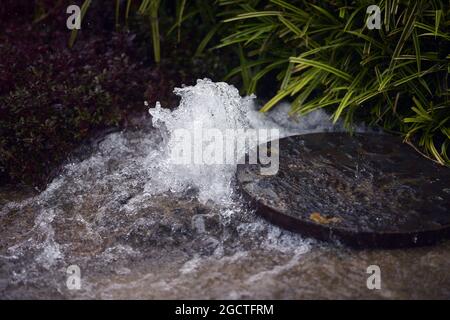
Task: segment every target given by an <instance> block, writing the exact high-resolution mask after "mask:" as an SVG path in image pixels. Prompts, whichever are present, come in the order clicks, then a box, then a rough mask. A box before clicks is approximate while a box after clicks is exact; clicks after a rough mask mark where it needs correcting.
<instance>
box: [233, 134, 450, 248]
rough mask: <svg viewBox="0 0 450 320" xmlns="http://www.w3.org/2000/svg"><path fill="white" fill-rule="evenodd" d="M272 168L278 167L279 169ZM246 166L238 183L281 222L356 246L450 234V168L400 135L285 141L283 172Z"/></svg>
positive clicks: (282, 143)
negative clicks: (419, 151)
mask: <svg viewBox="0 0 450 320" xmlns="http://www.w3.org/2000/svg"><path fill="white" fill-rule="evenodd" d="M272 165H273V164H272ZM261 172H262V171H261V165H260V164H244V165H239V166H238V170H237V183H238V186H239V188H240V190H241V192H242V193H243V195H244V196H246V197H247V198H248V199H249V200H250V202H251V203H252V205H253V206H254V207H255V208H256V210H257V213H258V214H260V215H261V216H263V217H265V218H266V219H268V220H270V221H271V222H273V223H274V224H277V225H279V226H281V227H283V228H286V229H289V230H291V231H295V232H299V233H301V234H303V235H305V236H308V237H314V238H317V239H320V240H338V241H340V242H342V243H345V244H347V245H350V246H353V247H382V248H395V247H405V246H417V245H426V244H432V243H434V242H436V241H438V240H441V239H443V238H446V237H449V236H450V209H449V208H450V169H448V168H446V167H443V166H439V165H437V164H435V163H433V162H431V161H429V160H426V159H424V158H423V157H421V156H420V155H418V154H417V153H416V152H414V151H413V150H412V149H411V148H410V147H409V146H407V145H405V144H403V143H402V141H401V140H400V138H397V137H393V136H389V135H378V134H354V135H353V136H350V135H348V134H345V133H315V134H307V135H301V136H292V137H287V138H283V139H280V140H279V170H278V172H277V173H276V174H275V175H263V174H261Z"/></svg>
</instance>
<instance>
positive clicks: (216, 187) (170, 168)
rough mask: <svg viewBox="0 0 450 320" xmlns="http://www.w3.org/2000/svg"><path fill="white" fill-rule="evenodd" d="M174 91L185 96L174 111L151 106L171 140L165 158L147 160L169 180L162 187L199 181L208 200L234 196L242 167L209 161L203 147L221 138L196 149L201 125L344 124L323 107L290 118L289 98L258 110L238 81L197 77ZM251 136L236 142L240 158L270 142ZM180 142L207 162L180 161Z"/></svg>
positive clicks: (284, 129)
mask: <svg viewBox="0 0 450 320" xmlns="http://www.w3.org/2000/svg"><path fill="white" fill-rule="evenodd" d="M174 92H175V93H176V94H177V95H179V96H180V97H181V102H180V105H179V106H178V108H176V109H174V110H173V111H170V110H168V109H163V108H161V105H160V104H159V103H157V104H156V107H155V108H151V109H150V110H149V112H150V114H151V115H152V117H153V119H152V122H153V126H154V127H156V128H159V129H160V130H161V133H162V136H163V139H164V142H165V143H164V146H163V148H162V150H161V151H162V153H163V154H164V158H163V159H161V161H160V162H159V163H158V165H157V166H156V167H155V165H154V164H155V159H154V155H153V154H150V156H149V159H148V160H147V166H148V167H149V168H151V170H153V171H157V173H158V176H157V180H158V181H159V182H161V181H165V184H164V185H163V186H161V185H159V190H158V191H160V190H161V188H162V189H163V190H164V189H168V190H171V191H174V192H179V191H182V190H185V189H186V188H188V187H193V188H196V189H197V190H198V192H199V194H198V198H199V200H200V201H202V202H207V201H208V200H211V201H213V202H215V203H228V202H229V201H230V197H231V196H232V195H233V190H234V189H233V187H232V184H231V183H232V180H233V177H234V174H235V172H236V162H234V163H231V164H225V161H224V162H223V164H205V163H210V162H211V161H209V162H208V159H205V157H207V156H208V155H207V154H205V153H204V152H202V151H204V150H206V149H207V148H208V144H211V143H217V141H206V142H203V144H202V145H201V148H200V150H198V149H195V147H193V144H194V143H195V142H198V140H199V139H198V137H197V139H196V140H195V138H196V137H195V132H196V130H198V127H199V126H200V127H201V129H211V128H214V129H217V130H219V131H220V132H221V133H222V134H223V136H226V135H227V130H231V131H232V132H236V131H237V130H244V131H245V130H248V129H277V130H278V131H279V132H280V135H281V137H285V136H289V135H293V134H300V133H307V132H318V131H331V130H333V131H338V130H339V131H340V130H342V125H341V124H339V123H338V124H336V125H335V124H332V123H331V121H330V120H329V116H328V115H327V114H326V113H325V112H323V111H321V110H319V111H316V112H313V113H311V114H309V115H307V116H304V117H302V118H298V119H295V118H292V117H291V118H288V117H287V114H288V111H289V107H290V106H289V104H287V103H282V104H280V105H279V106H277V107H276V108H275V110H274V112H271V113H269V116H267V115H264V114H262V113H260V112H259V111H258V110H257V105H256V103H255V98H256V97H255V96H250V97H241V96H240V95H239V91H238V90H237V89H236V88H235V87H233V86H230V85H228V84H227V83H224V82H219V83H214V82H212V81H210V80H208V79H203V80H197V84H196V85H195V86H190V87H183V88H177V89H175V91H174ZM180 129H184V130H185V132H186V134H185V135H188V136H189V139H187V140H184V141H180V140H179V137H176V136H175V134H174V133H175V131H177V130H180ZM250 138H251V137H249V141H248V144H246V145H244V146H241V147H240V148H239V145H238V144H234V152H235V159H236V160H237V159H240V158H241V157H242V156H243V155H244V154H245V152H246V151H248V149H249V148H252V147H254V146H255V145H256V142H258V143H263V142H265V141H261V140H258V141H255V140H254V139H253V140H252V139H250ZM194 140H195V141H194ZM221 143H222V142H221ZM180 144H185V145H182V147H187V148H188V149H189V150H192V152H197V153H198V152H200V153H202V160H203V162H202V163H201V164H198V163H197V164H196V163H194V161H192V163H189V164H183V165H179V164H174V161H173V157H174V154H176V153H177V150H178V149H180ZM186 144H188V145H186ZM224 144H225V143H224ZM194 158H195V155H194ZM155 185H156V183H155V182H154V181H153V180H152V181H149V183H148V185H147V187H146V190H147V191H148V192H154V191H156V190H157V189H156V188H155Z"/></svg>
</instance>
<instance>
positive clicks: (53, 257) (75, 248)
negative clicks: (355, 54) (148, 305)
mask: <svg viewBox="0 0 450 320" xmlns="http://www.w3.org/2000/svg"><path fill="white" fill-rule="evenodd" d="M176 93H177V94H179V95H180V96H181V103H180V106H179V107H178V108H177V109H175V110H173V111H170V110H168V109H162V108H161V107H160V106H157V107H156V108H155V109H152V110H151V114H152V122H153V125H154V128H153V127H151V125H150V123H147V124H145V123H143V124H142V125H141V126H140V128H139V129H136V130H127V131H124V132H116V133H111V134H108V135H107V136H106V137H104V138H103V139H102V140H101V141H97V142H96V143H95V144H93V145H92V148H91V149H92V150H91V152H90V153H89V154H86V155H85V157H84V158H83V159H81V160H79V161H75V162H72V163H69V164H67V165H66V166H65V167H64V168H63V170H62V173H61V175H60V176H58V177H56V178H55V179H54V180H53V182H52V183H50V184H49V186H48V187H47V188H46V190H45V191H44V192H42V193H40V194H37V195H34V196H32V197H29V198H26V199H24V200H22V201H18V202H14V201H11V202H9V203H6V204H5V205H4V206H3V207H2V208H1V209H0V219H4V220H1V221H8V223H5V228H4V231H3V235H2V238H3V239H4V240H3V242H2V241H0V245H1V246H0V273H1V274H0V276H1V277H0V278H3V279H9V280H8V281H3V282H2V281H0V295H7V296H9V297H13V296H15V295H16V296H18V297H34V296H36V295H39V293H40V292H42V290H46V292H52V296H54V297H61V296H65V297H67V296H71V295H73V294H75V293H72V292H68V291H67V288H66V287H65V275H66V274H65V268H67V266H69V265H72V264H77V265H79V266H80V268H81V270H82V274H83V277H84V278H83V283H84V285H83V287H82V290H81V291H80V292H77V293H76V294H77V295H78V296H83V297H99V295H98V294H99V292H103V290H104V289H105V288H110V289H111V290H112V291H111V292H117V291H116V290H118V289H114V288H117V285H118V282H120V281H118V280H117V279H115V278H114V277H119V278H120V279H122V280H123V277H128V278H127V279H128V280H127V281H128V282H127V283H128V285H127V286H131V287H133V286H134V285H133V283H136V286H139V285H138V283H140V282H142V283H147V282H146V281H147V280H146V279H149V280H148V281H151V282H152V283H151V284H150V285H149V284H148V283H147V284H146V287H145V292H151V290H150V291H149V290H147V289H148V288H152V286H154V285H155V286H156V284H157V283H166V284H169V285H170V286H175V285H178V284H179V283H182V284H184V285H187V284H189V286H188V287H191V288H195V287H196V286H201V285H202V284H197V283H195V282H192V281H194V280H192V279H193V277H192V276H191V274H190V273H191V272H194V273H195V272H198V273H199V274H205V271H204V270H203V269H202V268H203V266H205V265H206V266H209V268H211V269H218V270H220V269H221V268H222V267H226V268H231V269H233V267H232V264H235V263H236V265H239V264H243V263H247V262H246V261H248V262H249V263H250V262H251V261H252V259H253V258H252V257H253V255H255V254H256V252H259V255H260V257H263V256H264V257H267V259H266V258H262V260H263V261H266V262H265V263H266V264H265V265H261V266H258V270H260V271H261V272H264V270H265V269H267V270H271V269H272V268H274V267H275V266H276V265H277V264H286V263H287V262H288V261H289V259H290V258H289V257H291V258H295V259H297V258H298V257H299V255H301V254H303V253H304V252H307V251H308V250H309V248H310V242H309V241H308V240H304V239H302V238H301V237H300V236H299V235H297V234H292V233H290V232H288V231H285V230H281V229H279V228H277V227H275V226H272V225H270V224H268V223H267V222H265V221H264V220H262V219H260V218H258V217H256V215H255V214H254V213H253V212H251V211H248V210H247V209H245V203H243V202H242V200H241V199H239V197H238V196H237V195H235V194H234V188H233V176H234V172H235V168H236V166H235V164H230V165H209V166H202V165H192V166H189V167H187V168H186V167H183V166H175V165H173V164H172V163H171V162H170V161H169V160H170V150H171V148H173V143H174V141H172V140H171V139H172V133H173V131H174V130H175V129H176V128H185V129H187V130H190V129H192V128H193V126H194V124H195V123H196V122H201V123H202V125H203V127H205V128H219V129H224V130H226V129H236V128H241V129H248V128H256V129H258V128H267V129H270V128H278V129H279V130H280V132H281V135H290V134H293V133H305V132H315V131H320V130H322V131H323V130H334V129H338V128H337V127H336V126H335V125H333V124H331V122H330V121H329V116H328V115H327V114H326V113H324V112H322V111H318V112H315V113H311V114H310V115H308V116H306V117H303V118H300V119H298V120H296V119H287V120H286V113H285V111H286V108H288V105H286V104H284V105H283V104H282V105H281V106H279V107H277V108H275V109H274V111H273V112H270V113H268V114H267V115H262V114H261V113H259V112H258V111H257V109H258V105H257V103H256V102H255V99H254V97H244V98H243V97H241V96H239V93H238V90H237V89H236V88H234V87H233V86H230V85H228V84H226V83H214V82H212V81H210V80H199V81H198V82H197V84H196V85H195V86H190V87H184V88H180V89H176ZM241 151H242V150H240V151H238V152H241ZM11 221H18V223H11ZM19 222H20V223H19ZM233 259H237V261H235V260H233ZM286 259H288V260H287V261H286ZM295 259H294V260H293V261H297V260H295ZM191 260H192V261H191ZM189 261H191V262H190V263H189ZM183 266H184V267H183ZM194 266H197V267H194ZM289 266H290V265H288V267H289ZM197 269H198V270H197ZM127 270H128V271H127ZM196 270H197V271H196ZM233 270H234V269H233ZM239 270H241V269H240V268H238V269H236V272H241V271H239ZM282 270H284V269H282ZM282 270H281V271H282ZM263 274H264V273H263ZM267 274H269V275H270V274H272V273H267ZM112 275H115V276H112ZM229 276H230V277H231V276H232V275H231V274H230V275H229ZM243 276H245V277H246V275H243ZM171 279H172V280H171ZM116 280H117V281H116ZM205 281H208V279H207V278H205ZM44 284H45V286H46V287H45V288H43V286H44ZM250 285H251V286H255V285H256V284H254V283H253V282H251V284H250ZM11 286H12V287H11ZM156 287H157V288H159V287H158V286H156ZM33 288H34V289H33ZM121 288H122V287H121ZM133 288H134V287H133ZM164 288H165V289H164V290H166V289H167V287H166V286H164ZM33 290H34V291H33ZM120 290H125V289H123V288H122V289H120ZM130 290H131V289H130ZM160 290H163V289H161V288H160ZM193 290H195V289H193ZM223 290H226V288H225V287H224V289H223ZM245 290H247V289H242V290H241V291H239V289H238V288H232V290H231V289H230V292H231V291H233V294H232V295H233V296H235V295H240V294H242V293H243V292H244V291H245ZM132 291H133V290H132ZM200 291H201V290H199V292H200ZM164 292H166V291H159V292H157V293H155V294H158V295H157V297H163V296H164ZM111 294H112V295H114V294H115V293H111ZM230 294H231V293H230ZM221 296H222V297H224V296H227V293H223V295H221Z"/></svg>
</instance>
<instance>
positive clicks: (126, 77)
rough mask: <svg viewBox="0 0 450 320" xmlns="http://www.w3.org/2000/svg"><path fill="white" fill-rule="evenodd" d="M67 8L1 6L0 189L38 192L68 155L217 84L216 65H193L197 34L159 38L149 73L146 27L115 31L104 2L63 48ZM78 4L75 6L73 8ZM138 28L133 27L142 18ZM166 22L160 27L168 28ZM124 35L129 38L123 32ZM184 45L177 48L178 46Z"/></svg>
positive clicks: (216, 61) (192, 29)
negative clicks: (179, 94)
mask: <svg viewBox="0 0 450 320" xmlns="http://www.w3.org/2000/svg"><path fill="white" fill-rule="evenodd" d="M69 2H70V4H72V3H74V1H59V2H58V3H57V2H55V1H29V0H7V1H6V2H5V1H2V4H1V7H0V181H1V182H2V183H7V182H13V183H26V184H32V185H35V186H39V187H42V186H43V185H44V184H45V182H46V181H47V177H48V175H49V174H50V172H51V171H52V170H53V169H54V168H55V166H57V165H58V164H60V163H62V162H63V161H64V160H65V159H66V158H67V156H68V154H69V153H70V151H71V150H73V149H74V148H76V147H77V146H78V145H79V144H80V143H82V142H84V141H85V140H86V139H88V138H89V137H92V136H93V135H97V134H101V133H102V132H103V131H104V130H106V129H107V128H111V127H117V128H124V127H127V126H129V125H130V124H131V123H132V121H131V120H130V119H131V118H133V116H134V115H142V114H147V112H146V111H147V109H148V107H146V106H144V100H147V101H148V102H149V105H150V106H152V105H154V103H155V102H156V101H157V100H159V101H161V103H162V105H163V106H169V107H174V106H176V105H177V99H176V97H175V96H174V95H173V94H172V90H173V88H174V87H176V86H181V85H182V84H193V83H195V80H196V79H197V78H199V77H202V78H203V77H210V78H212V79H214V80H220V79H221V78H222V77H223V76H224V75H225V71H226V70H225V68H224V57H218V56H215V55H208V56H199V57H197V58H192V57H193V55H194V54H193V53H194V51H195V50H196V49H197V46H198V42H199V41H200V40H201V39H200V40H199V41H195V39H196V38H199V37H197V35H198V34H199V33H200V32H204V30H201V27H200V28H199V27H198V23H196V22H195V21H192V23H191V25H189V24H186V25H185V29H184V31H183V33H182V35H181V36H182V37H186V38H187V40H185V41H178V39H177V37H176V36H175V35H172V36H167V37H162V38H161V45H162V52H163V54H164V60H163V61H162V62H161V63H160V64H155V63H154V61H153V58H152V55H151V45H149V41H151V39H150V31H149V28H147V24H145V23H143V22H141V21H139V20H138V17H137V18H136V19H135V20H134V21H132V22H130V24H131V25H130V26H129V28H127V27H125V26H124V25H122V26H121V27H119V28H116V27H115V19H114V5H111V3H112V2H111V1H107V0H105V1H94V2H93V3H92V5H91V6H90V8H89V11H88V12H87V15H86V17H85V19H84V21H83V24H82V29H81V30H80V32H79V34H78V36H77V41H76V44H75V45H74V46H73V48H70V49H69V48H68V41H69V37H70V31H69V30H68V29H67V28H66V19H67V17H68V14H66V12H65V11H66V8H67V6H68V4H69ZM75 3H78V4H79V5H81V3H82V1H75ZM141 19H142V18H141ZM173 23H174V18H170V17H168V18H167V19H161V24H162V28H164V29H165V30H167V29H169V26H171V25H173ZM130 30H132V31H130ZM181 40H183V39H181Z"/></svg>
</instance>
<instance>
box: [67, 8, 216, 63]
mask: <svg viewBox="0 0 450 320" xmlns="http://www.w3.org/2000/svg"><path fill="white" fill-rule="evenodd" d="M91 2H92V0H84V2H83V5H82V7H81V20H83V18H84V17H85V14H86V11H87V9H88V8H89V6H90V5H91ZM137 2H138V1H133V0H126V1H125V2H124V3H122V1H120V0H115V4H114V12H115V25H116V29H119V28H120V21H121V16H122V14H123V15H124V18H125V24H126V26H128V21H129V18H130V14H131V13H132V12H135V13H137V14H138V15H140V16H141V17H144V18H145V19H148V20H147V21H149V24H150V30H151V38H152V47H153V58H154V61H155V62H156V63H160V62H161V39H162V38H163V37H164V34H165V35H167V36H169V35H171V34H172V33H173V31H174V30H177V41H178V42H180V40H181V28H182V24H183V22H185V21H186V20H192V19H193V18H198V17H200V21H201V24H202V26H203V28H206V29H210V31H209V32H208V33H207V34H206V35H205V37H204V38H203V40H202V41H201V42H200V44H199V47H198V49H197V52H196V55H200V54H201V53H202V52H203V50H204V49H205V47H206V46H207V44H208V43H209V41H210V40H211V38H212V37H213V36H214V35H215V34H216V32H217V31H218V29H219V27H220V26H221V22H220V21H219V20H217V19H216V15H217V10H218V7H217V6H215V5H214V2H212V1H208V0H197V1H187V0H176V1H169V0H166V1H164V0H141V1H140V3H139V5H137V6H136V4H137ZM174 9H175V10H174ZM161 17H163V18H164V20H173V21H174V22H173V23H172V26H170V27H167V32H164V31H163V32H161V31H160V20H161ZM77 33H78V30H73V31H72V33H71V37H70V40H69V47H72V46H73V45H74V43H75V40H76V38H77Z"/></svg>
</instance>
